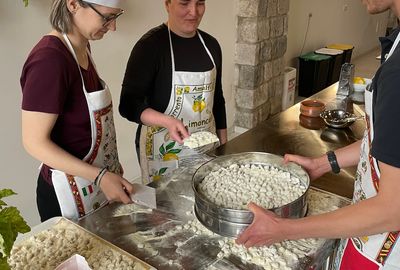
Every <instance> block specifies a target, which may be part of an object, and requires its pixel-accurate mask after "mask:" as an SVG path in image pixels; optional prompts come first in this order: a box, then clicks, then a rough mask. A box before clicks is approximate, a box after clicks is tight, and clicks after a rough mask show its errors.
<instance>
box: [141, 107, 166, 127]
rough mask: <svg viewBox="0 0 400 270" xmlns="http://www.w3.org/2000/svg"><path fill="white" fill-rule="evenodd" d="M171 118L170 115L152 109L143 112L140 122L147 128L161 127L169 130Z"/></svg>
mask: <svg viewBox="0 0 400 270" xmlns="http://www.w3.org/2000/svg"><path fill="white" fill-rule="evenodd" d="M171 118H172V117H171V116H169V115H166V114H163V113H160V112H158V111H156V110H154V109H151V108H147V109H145V110H144V111H143V112H142V114H141V116H140V121H142V123H143V124H145V125H146V126H159V127H164V128H168V125H169V123H170V121H171Z"/></svg>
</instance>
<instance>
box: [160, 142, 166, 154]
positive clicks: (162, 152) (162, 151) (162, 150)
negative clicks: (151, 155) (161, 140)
mask: <svg viewBox="0 0 400 270" xmlns="http://www.w3.org/2000/svg"><path fill="white" fill-rule="evenodd" d="M159 150H160V153H161V155H165V149H164V145H163V144H162V145H161V146H160V149H159Z"/></svg>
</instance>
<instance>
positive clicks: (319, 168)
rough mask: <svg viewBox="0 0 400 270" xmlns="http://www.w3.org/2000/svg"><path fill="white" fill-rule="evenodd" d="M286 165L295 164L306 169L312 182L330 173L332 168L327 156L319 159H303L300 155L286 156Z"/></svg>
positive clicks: (284, 159) (284, 160)
mask: <svg viewBox="0 0 400 270" xmlns="http://www.w3.org/2000/svg"><path fill="white" fill-rule="evenodd" d="M283 162H284V163H288V162H294V163H296V164H298V165H300V166H301V167H303V169H305V170H306V171H307V173H308V175H309V176H310V179H311V180H314V179H317V178H318V177H320V176H322V175H323V174H325V173H327V172H329V171H330V170H331V167H330V165H329V161H328V158H327V156H326V155H324V156H321V157H318V158H310V157H303V156H299V155H291V154H286V155H285V156H284V158H283Z"/></svg>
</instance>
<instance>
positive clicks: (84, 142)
mask: <svg viewBox="0 0 400 270" xmlns="http://www.w3.org/2000/svg"><path fill="white" fill-rule="evenodd" d="M89 62H90V61H89ZM80 69H81V71H82V75H83V80H84V83H85V86H86V90H87V91H88V92H94V91H97V90H100V89H101V88H102V86H101V83H100V80H99V77H98V75H97V73H96V70H95V69H94V66H93V65H92V63H91V62H90V63H89V66H88V68H87V70H85V69H84V68H82V67H81V68H80ZM20 81H21V87H22V109H23V110H26V111H35V112H44V113H52V114H57V115H58V118H57V121H56V123H55V125H54V128H53V130H52V132H51V139H52V140H53V141H54V142H55V143H56V144H57V145H59V146H60V147H61V148H63V149H64V150H66V151H67V152H69V153H71V154H72V155H74V156H76V157H78V158H80V159H83V158H84V157H85V156H86V154H87V153H88V152H89V150H90V146H91V141H92V137H91V127H90V118H89V111H88V106H87V102H86V98H85V95H84V92H83V88H82V79H81V76H80V74H79V69H78V65H77V63H76V61H75V59H74V57H73V55H72V54H71V52H70V51H69V49H68V48H67V47H66V46H65V45H64V43H63V42H62V41H61V40H60V39H59V38H57V37H55V36H44V37H43V38H42V39H41V40H40V41H39V43H38V44H37V45H36V46H35V47H34V48H33V49H32V51H31V53H30V54H29V56H28V59H27V60H26V62H25V64H24V67H23V69H22V75H21V79H20ZM41 173H42V175H43V177H44V178H45V179H46V181H47V182H49V183H51V174H50V171H49V167H48V166H46V165H45V166H43V168H42V170H41Z"/></svg>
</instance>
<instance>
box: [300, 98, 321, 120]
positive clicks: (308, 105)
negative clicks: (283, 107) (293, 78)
mask: <svg viewBox="0 0 400 270" xmlns="http://www.w3.org/2000/svg"><path fill="white" fill-rule="evenodd" d="M324 110H325V104H324V103H323V102H321V101H319V100H316V99H308V100H304V101H302V102H301V103H300V114H301V115H304V116H307V117H319V115H320V114H321V112H323V111H324Z"/></svg>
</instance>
